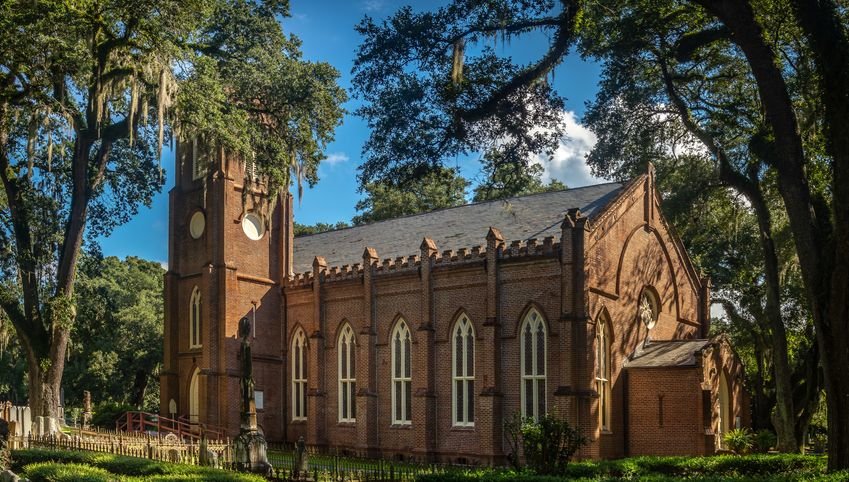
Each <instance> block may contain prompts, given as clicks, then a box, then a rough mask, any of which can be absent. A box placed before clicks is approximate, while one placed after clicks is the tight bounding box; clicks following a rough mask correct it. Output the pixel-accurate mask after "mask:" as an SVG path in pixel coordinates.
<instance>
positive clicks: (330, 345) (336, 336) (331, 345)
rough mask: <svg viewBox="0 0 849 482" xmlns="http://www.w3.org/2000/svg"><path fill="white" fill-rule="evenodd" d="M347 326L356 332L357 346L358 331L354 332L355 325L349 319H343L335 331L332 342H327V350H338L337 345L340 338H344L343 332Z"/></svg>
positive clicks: (355, 342)
mask: <svg viewBox="0 0 849 482" xmlns="http://www.w3.org/2000/svg"><path fill="white" fill-rule="evenodd" d="M345 325H348V326H350V327H351V330H353V331H354V344H355V345H356V344H357V330H354V324H353V323H351V322H350V321H348V318H342V319H341V320H340V321H339V323H338V324H337V325H336V330H334V331H333V337H332V340H331V341H330V342H329V343H327V342H325V345H324V347H325V348H328V349H331V348H332V349H335V348H336V345H337V344H338V343H339V337H340V336H342V330H343V329H345Z"/></svg>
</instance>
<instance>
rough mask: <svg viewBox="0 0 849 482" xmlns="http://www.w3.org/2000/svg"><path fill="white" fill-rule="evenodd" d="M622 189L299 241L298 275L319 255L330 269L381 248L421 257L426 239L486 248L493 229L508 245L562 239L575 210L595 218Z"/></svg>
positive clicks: (590, 189)
mask: <svg viewBox="0 0 849 482" xmlns="http://www.w3.org/2000/svg"><path fill="white" fill-rule="evenodd" d="M622 187H623V185H622V184H621V183H618V182H611V183H606V184H598V185H594V186H586V187H579V188H574V189H567V190H564V191H555V192H547V193H540V194H531V195H528V196H521V197H514V198H509V199H505V200H500V201H488V202H481V203H475V204H466V205H463V206H457V207H453V208H445V209H437V210H435V211H431V212H427V213H422V214H415V215H411V216H403V217H400V218H394V219H388V220H386V221H379V222H376V223H371V224H365V225H362V226H353V227H350V228H343V229H337V230H334V231H327V232H324V233H318V234H311V235H306V236H298V237H297V238H295V242H294V271H295V273H304V272H307V271H311V270H312V262H313V259H314V258H315V257H316V256H323V257H324V258H325V259H326V260H327V266H341V265H346V264H347V265H353V264H355V263H361V262H362V258H363V249H365V247H367V246H368V247H373V248H375V249H376V250H377V255H378V256H379V257H380V258H381V259H386V258H397V257H399V256H404V257H406V256H409V255H412V254H417V253H418V250H419V246H420V245H421V242H422V239H423V238H425V237H428V238H430V239H432V240H434V241H435V242H436V247H437V249H439V250H441V251H444V250H448V249H453V250H456V249H460V248H470V247H473V246H478V245H485V244H486V239H485V237H486V234H487V232H488V230H489V227H490V226H493V227H496V228H498V229H499V230H500V231H501V233H502V235H503V236H504V239H505V241H508V242H510V241H514V240H528V239H531V238H537V239H540V240H542V239H543V238H545V237H547V236H556V237H559V236H560V224H561V223H562V222H563V218H564V216H565V215H566V212H567V211H568V210H569V209H572V208H579V209H580V210H581V213H582V214H583V215H584V216H589V217H591V216H592V215H593V214H594V213H597V212H600V211H601V208H602V207H604V206H605V205H607V204H608V203H609V202H610V201H612V200H613V199H614V198H615V197H616V195H617V194H618V193H619V192H620V191H621V189H622Z"/></svg>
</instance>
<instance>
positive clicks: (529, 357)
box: [520, 309, 547, 419]
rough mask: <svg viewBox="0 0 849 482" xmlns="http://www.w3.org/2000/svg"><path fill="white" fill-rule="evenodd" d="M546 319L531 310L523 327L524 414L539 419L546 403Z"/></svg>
mask: <svg viewBox="0 0 849 482" xmlns="http://www.w3.org/2000/svg"><path fill="white" fill-rule="evenodd" d="M546 338H547V337H546V331H545V320H543V319H542V316H541V315H540V314H539V313H538V312H537V311H536V310H533V309H532V310H531V311H529V312H528V314H527V315H526V316H525V320H524V321H523V322H522V327H521V340H520V344H521V355H520V356H521V364H522V366H521V370H522V390H521V392H522V416H523V417H533V418H534V419H538V418H539V417H541V416H542V415H544V414H545V412H546V405H545V402H546V400H545V368H546V367H545V365H546V358H545V344H546Z"/></svg>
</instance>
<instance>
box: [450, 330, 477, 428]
mask: <svg viewBox="0 0 849 482" xmlns="http://www.w3.org/2000/svg"><path fill="white" fill-rule="evenodd" d="M451 340H452V344H453V347H454V349H453V350H451V351H452V363H451V365H452V372H453V373H452V378H453V380H452V381H453V390H454V396H453V397H452V403H451V410H452V412H453V414H454V425H456V426H459V427H473V426H474V425H475V329H474V327H473V326H472V322H471V321H469V318H468V317H466V315H463V316H461V317H460V319H458V320H457V323H455V324H454V333H453V335H452V337H451Z"/></svg>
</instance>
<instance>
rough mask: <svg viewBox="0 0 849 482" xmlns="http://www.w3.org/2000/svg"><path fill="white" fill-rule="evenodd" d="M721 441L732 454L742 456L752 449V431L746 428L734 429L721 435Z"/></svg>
mask: <svg viewBox="0 0 849 482" xmlns="http://www.w3.org/2000/svg"><path fill="white" fill-rule="evenodd" d="M722 441H723V442H724V443H725V445H726V446H727V447H728V449H729V450H731V451H732V452H734V453H736V454H738V455H743V454H745V453H747V452H748V451H749V449H751V448H752V445H753V437H752V431H751V430H749V429H747V428H735V429H732V430H729V431H728V432H726V433H725V434H723V435H722Z"/></svg>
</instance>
